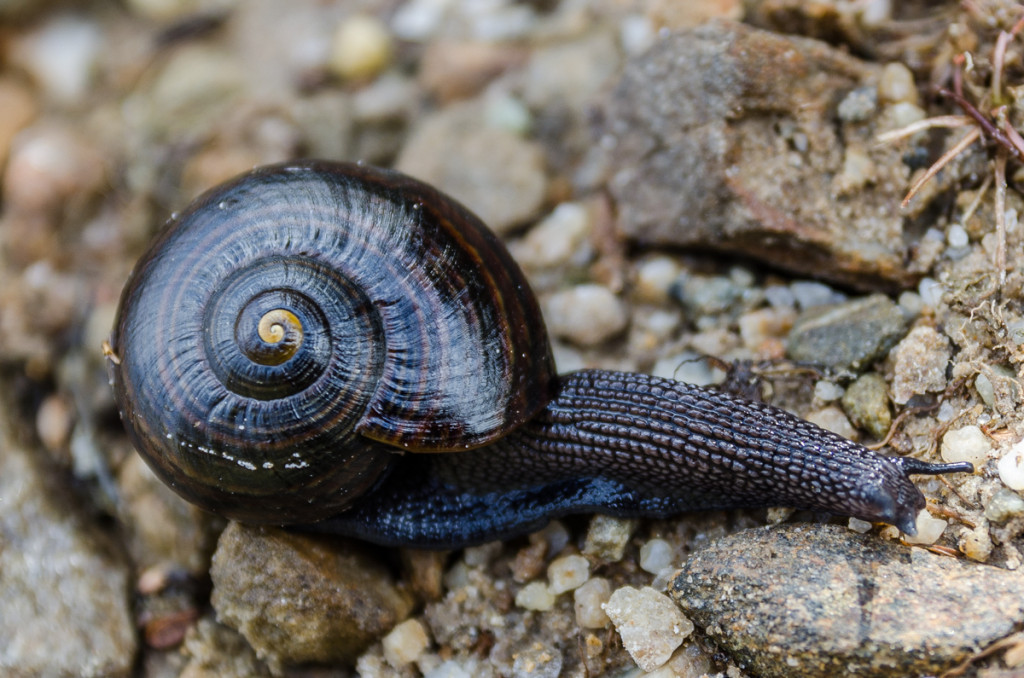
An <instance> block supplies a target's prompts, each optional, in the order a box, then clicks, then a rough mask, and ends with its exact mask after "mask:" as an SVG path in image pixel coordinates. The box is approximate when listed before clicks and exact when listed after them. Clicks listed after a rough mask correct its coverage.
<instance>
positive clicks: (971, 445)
mask: <svg viewBox="0 0 1024 678" xmlns="http://www.w3.org/2000/svg"><path fill="white" fill-rule="evenodd" d="M990 452H992V443H991V441H989V439H988V436H986V435H985V434H984V433H983V432H982V431H981V429H980V428H979V427H977V426H975V425H974V424H970V425H968V426H963V427H961V428H958V429H954V430H949V431H946V434H945V435H944V436H942V460H943V461H947V462H951V463H952V462H958V461H969V462H971V463H972V464H974V467H975V468H980V467H981V466H982V465H983V464H984V463H985V462H986V461H987V460H988V455H989V453H990Z"/></svg>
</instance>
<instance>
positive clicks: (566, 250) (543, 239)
mask: <svg viewBox="0 0 1024 678" xmlns="http://www.w3.org/2000/svg"><path fill="white" fill-rule="evenodd" d="M590 227H591V218H590V212H589V211H588V210H587V209H586V208H585V207H584V206H583V205H581V204H580V203H578V202H563V203H562V204H560V205H558V207H556V208H555V209H554V210H552V212H551V214H549V215H548V216H546V217H545V218H544V219H543V220H542V221H541V222H540V223H539V224H537V225H536V226H534V227H533V228H531V229H530V232H529V233H527V234H526V237H525V238H523V240H522V242H520V243H517V246H516V247H514V248H513V254H514V255H515V258H516V260H517V261H518V262H519V263H520V264H522V265H523V266H524V267H526V268H550V267H553V266H562V265H565V264H567V263H569V261H570V260H571V259H572V258H573V255H574V254H576V252H577V251H578V250H579V249H580V246H581V245H583V244H584V243H585V242H586V239H587V233H589V231H590Z"/></svg>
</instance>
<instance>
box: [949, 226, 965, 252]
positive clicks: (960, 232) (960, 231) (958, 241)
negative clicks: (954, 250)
mask: <svg viewBox="0 0 1024 678" xmlns="http://www.w3.org/2000/svg"><path fill="white" fill-rule="evenodd" d="M946 242H947V243H949V246H950V247H966V246H967V244H968V243H969V242H970V239H969V238H968V237H967V230H966V229H965V228H964V227H963V226H961V225H960V224H953V225H952V226H950V227H949V230H948V231H947V232H946Z"/></svg>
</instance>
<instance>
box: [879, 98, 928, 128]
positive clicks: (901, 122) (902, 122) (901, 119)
mask: <svg viewBox="0 0 1024 678" xmlns="http://www.w3.org/2000/svg"><path fill="white" fill-rule="evenodd" d="M885 111H886V117H888V118H889V121H890V123H891V124H892V126H893V129H900V128H902V127H906V126H907V125H912V124H914V123H915V122H920V121H921V120H924V119H925V118H926V117H928V114H927V113H925V112H924V109H923V108H921V107H920V106H918V105H917V104H912V103H910V102H908V101H901V102H899V103H895V104H892V105H890V106H886V108H885Z"/></svg>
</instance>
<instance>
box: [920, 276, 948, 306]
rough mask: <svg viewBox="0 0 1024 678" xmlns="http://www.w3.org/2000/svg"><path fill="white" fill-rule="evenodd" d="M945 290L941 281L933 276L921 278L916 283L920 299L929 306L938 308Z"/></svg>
mask: <svg viewBox="0 0 1024 678" xmlns="http://www.w3.org/2000/svg"><path fill="white" fill-rule="evenodd" d="M945 291H946V290H945V288H944V287H943V286H942V283H940V282H939V281H938V280H935V279H934V278H921V282H919V283H918V284H917V292H918V294H920V295H921V301H923V302H924V305H925V306H928V307H930V308H938V306H939V304H940V303H941V302H942V295H943V293H945Z"/></svg>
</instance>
